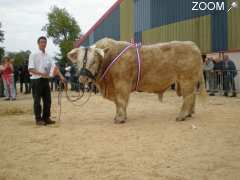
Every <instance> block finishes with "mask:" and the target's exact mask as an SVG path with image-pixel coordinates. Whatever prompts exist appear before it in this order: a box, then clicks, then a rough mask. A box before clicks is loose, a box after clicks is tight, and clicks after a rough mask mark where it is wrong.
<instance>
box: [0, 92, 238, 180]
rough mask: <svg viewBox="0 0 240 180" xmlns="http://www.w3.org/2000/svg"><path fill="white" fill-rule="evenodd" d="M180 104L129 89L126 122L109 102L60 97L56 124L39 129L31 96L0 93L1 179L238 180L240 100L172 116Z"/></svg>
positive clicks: (214, 100) (216, 101)
mask: <svg viewBox="0 0 240 180" xmlns="http://www.w3.org/2000/svg"><path fill="white" fill-rule="evenodd" d="M54 96H56V94H55V95H54ZM53 101H54V102H53V109H52V110H53V116H56V112H57V108H56V97H55V98H54V100H53ZM181 102H182V101H181V98H178V97H176V95H175V94H174V93H173V92H167V93H166V94H165V97H164V102H163V103H160V102H159V101H158V98H157V96H156V95H154V94H145V93H137V94H132V96H131V101H130V104H129V108H128V122H127V123H126V124H123V125H116V124H114V123H113V117H114V114H115V107H114V105H113V104H112V103H111V102H110V101H107V100H104V99H103V98H102V97H100V96H94V97H92V99H91V100H90V102H89V103H88V104H87V105H86V106H84V107H82V108H78V107H74V106H73V105H71V104H70V103H69V102H67V101H66V99H65V98H64V99H63V114H62V121H61V123H60V124H57V125H54V126H48V127H36V126H35V124H34V121H33V115H32V99H31V96H30V95H28V96H25V95H24V96H23V95H20V97H18V100H17V101H15V102H5V101H3V100H2V99H1V100H0V180H239V179H240V98H224V97H210V98H209V99H208V102H207V103H206V105H201V104H198V106H197V113H196V114H195V116H194V117H193V118H192V119H190V120H187V121H185V122H176V121H175V118H176V116H177V113H178V112H179V109H180V105H181Z"/></svg>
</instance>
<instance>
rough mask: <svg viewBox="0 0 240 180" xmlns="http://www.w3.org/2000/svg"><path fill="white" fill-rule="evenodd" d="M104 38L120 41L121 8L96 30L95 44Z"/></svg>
mask: <svg viewBox="0 0 240 180" xmlns="http://www.w3.org/2000/svg"><path fill="white" fill-rule="evenodd" d="M104 37H109V38H113V39H115V40H120V7H119V6H118V7H117V8H116V9H115V10H114V11H113V12H112V13H111V15H110V16H109V17H108V18H107V19H105V20H104V21H103V23H102V24H101V25H100V26H99V27H98V28H97V29H96V30H95V32H94V42H96V41H98V40H100V39H102V38H104Z"/></svg>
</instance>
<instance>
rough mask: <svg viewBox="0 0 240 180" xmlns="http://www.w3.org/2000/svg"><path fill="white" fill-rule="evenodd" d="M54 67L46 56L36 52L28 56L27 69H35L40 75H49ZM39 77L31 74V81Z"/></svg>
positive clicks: (53, 62)
mask: <svg viewBox="0 0 240 180" xmlns="http://www.w3.org/2000/svg"><path fill="white" fill-rule="evenodd" d="M53 66H55V61H54V60H53V59H52V58H51V57H50V56H49V55H48V54H47V53H43V52H42V51H40V50H38V51H37V52H35V53H31V54H30V56H29V62H28V69H35V70H37V71H39V72H41V73H48V74H50V71H51V68H52V67H53ZM39 78H41V76H39V75H35V74H31V79H39Z"/></svg>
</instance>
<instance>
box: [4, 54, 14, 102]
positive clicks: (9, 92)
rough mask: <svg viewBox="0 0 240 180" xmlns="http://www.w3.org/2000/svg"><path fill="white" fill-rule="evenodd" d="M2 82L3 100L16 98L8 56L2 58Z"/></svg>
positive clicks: (11, 66) (12, 71) (12, 69)
mask: <svg viewBox="0 0 240 180" xmlns="http://www.w3.org/2000/svg"><path fill="white" fill-rule="evenodd" d="M3 62H4V65H3V72H2V77H3V84H4V94H5V97H6V99H5V100H13V101H14V100H16V90H15V88H14V74H13V73H14V68H13V64H12V62H11V59H10V57H4V58H3Z"/></svg>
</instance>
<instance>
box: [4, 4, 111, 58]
mask: <svg viewBox="0 0 240 180" xmlns="http://www.w3.org/2000/svg"><path fill="white" fill-rule="evenodd" d="M115 1H116V0H40V1H37V0H0V22H2V26H3V27H2V29H3V30H4V31H5V41H4V43H3V44H0V46H4V47H5V50H6V51H19V50H27V49H29V50H31V51H34V50H36V48H37V46H36V39H37V37H39V36H40V35H45V34H44V32H42V31H41V28H42V27H43V25H45V24H46V23H47V13H48V12H49V11H50V8H51V7H53V6H54V5H56V6H58V7H61V8H63V7H64V8H66V9H67V11H68V12H69V13H70V14H71V15H72V16H73V17H75V19H76V20H77V22H78V24H79V25H80V27H81V29H82V32H86V31H87V30H88V29H89V28H90V27H91V26H92V25H93V24H94V23H95V22H96V21H97V20H98V19H99V18H100V17H101V16H102V15H103V13H104V12H105V11H106V10H107V9H108V8H109V7H110V6H111V5H113V3H114V2H115ZM57 51H58V48H57V47H56V46H54V45H53V43H52V42H51V40H49V43H48V52H49V53H50V54H52V55H54V54H55V53H56V52H57Z"/></svg>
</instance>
